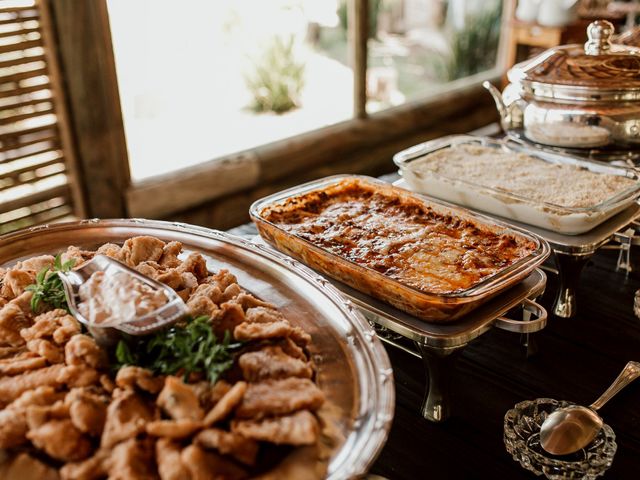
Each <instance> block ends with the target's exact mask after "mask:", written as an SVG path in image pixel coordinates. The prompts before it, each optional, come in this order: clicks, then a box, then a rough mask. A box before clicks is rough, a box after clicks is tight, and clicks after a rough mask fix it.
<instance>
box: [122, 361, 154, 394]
mask: <svg viewBox="0 0 640 480" xmlns="http://www.w3.org/2000/svg"><path fill="white" fill-rule="evenodd" d="M116 385H117V386H118V387H120V388H122V389H129V390H133V389H134V388H135V387H138V388H139V389H140V390H144V391H145V392H149V393H153V394H156V393H158V392H159V391H160V390H162V387H163V386H164V377H156V376H155V375H154V374H153V372H152V371H151V370H148V369H146V368H141V367H135V366H133V365H127V366H126V367H122V368H121V369H120V370H118V374H117V375H116Z"/></svg>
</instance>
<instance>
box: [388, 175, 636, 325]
mask: <svg viewBox="0 0 640 480" xmlns="http://www.w3.org/2000/svg"><path fill="white" fill-rule="evenodd" d="M393 184H394V185H395V186H397V187H401V188H406V189H408V190H410V188H409V185H407V183H406V182H405V181H404V179H400V180H397V181H395V182H394V183H393ZM481 213H483V214H484V215H488V216H491V217H494V218H496V219H499V220H501V221H503V222H505V223H510V224H512V225H515V226H518V227H520V228H524V229H526V230H529V231H530V232H533V233H535V234H536V235H539V236H540V237H542V238H544V239H545V240H546V241H547V242H549V245H550V246H551V249H552V250H553V257H554V260H555V264H556V267H557V272H554V273H557V274H558V277H559V280H560V282H559V286H558V291H557V293H556V297H555V301H554V304H553V314H554V315H556V316H558V317H561V318H572V317H574V316H575V315H576V311H577V298H576V291H577V288H578V285H579V283H580V274H581V272H582V269H583V268H584V266H585V265H586V264H587V262H588V261H589V259H590V258H591V257H592V256H593V254H594V253H596V251H597V250H598V249H600V248H602V247H603V246H605V244H607V243H609V242H610V241H612V240H613V241H615V242H617V245H612V246H608V247H610V248H616V249H619V250H620V257H619V260H618V268H622V269H625V270H626V271H627V272H628V271H629V268H630V262H629V257H628V255H629V251H630V247H631V245H634V244H640V239H639V238H638V237H636V236H635V230H634V227H635V224H636V222H637V221H638V220H639V219H640V205H638V203H634V204H632V205H631V206H630V207H628V208H626V209H625V210H623V211H622V212H620V213H618V214H616V215H615V216H613V217H611V218H610V219H608V220H606V221H605V222H603V223H602V224H600V225H598V226H597V227H596V228H594V229H593V230H590V231H588V232H586V233H583V234H580V235H565V234H561V233H556V232H553V231H550V230H544V229H542V228H538V227H533V226H531V225H527V224H524V223H520V222H516V221H514V220H511V219H508V218H503V217H498V216H496V215H491V214H489V213H485V212H481ZM630 229H631V230H630Z"/></svg>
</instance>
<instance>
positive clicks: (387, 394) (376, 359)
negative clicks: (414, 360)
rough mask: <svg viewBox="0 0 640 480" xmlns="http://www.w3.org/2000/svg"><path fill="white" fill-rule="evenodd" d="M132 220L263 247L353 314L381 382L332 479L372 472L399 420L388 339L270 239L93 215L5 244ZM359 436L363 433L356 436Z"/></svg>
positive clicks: (358, 355)
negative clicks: (269, 242)
mask: <svg viewBox="0 0 640 480" xmlns="http://www.w3.org/2000/svg"><path fill="white" fill-rule="evenodd" d="M127 225H141V226H145V227H150V228H158V229H165V230H170V231H179V232H183V233H191V234H193V235H200V236H203V237H206V238H213V239H216V240H219V241H222V242H226V243H231V244H234V245H236V246H239V247H242V248H247V249H250V250H252V251H254V252H256V251H258V252H259V254H260V255H262V256H263V257H266V258H267V259H268V260H270V261H273V262H276V263H280V264H284V265H285V266H286V267H287V268H289V269H291V270H292V271H293V272H294V273H295V274H297V275H299V276H301V277H303V278H304V279H306V280H307V281H309V282H310V283H312V284H315V285H316V286H318V287H320V289H321V290H322V292H323V293H324V294H325V295H326V296H327V297H328V299H329V300H331V301H332V302H333V304H334V305H335V306H336V307H338V309H339V310H341V311H342V312H343V313H344V314H345V317H346V318H348V319H349V320H350V324H351V327H352V328H351V330H350V331H349V332H347V340H348V341H349V343H351V344H352V346H353V347H354V348H352V349H351V352H352V354H353V355H354V361H356V364H357V366H358V367H359V368H362V367H364V368H366V371H367V379H368V380H369V381H370V382H373V383H374V385H375V386H377V387H378V389H377V391H375V395H374V394H373V392H371V391H369V390H370V389H371V387H372V385H369V382H366V383H362V382H361V384H360V388H361V391H360V393H361V394H360V405H359V406H358V415H357V416H356V418H355V420H354V424H353V427H354V430H356V429H358V430H364V432H360V434H359V435H356V432H355V431H352V432H351V434H350V435H349V437H347V439H346V440H345V443H344V444H343V445H342V446H341V448H340V450H339V451H338V453H337V455H335V456H334V457H333V459H332V461H331V462H330V464H329V472H328V475H327V479H330V480H338V479H348V478H353V477H357V476H361V475H364V474H365V473H367V471H368V469H369V467H370V466H371V465H372V464H373V462H374V461H375V459H376V458H377V456H378V454H379V453H380V451H381V450H382V447H383V446H384V444H385V442H386V439H387V436H388V433H389V430H390V428H391V422H392V420H393V415H394V410H395V388H394V381H393V369H392V368H391V362H390V360H389V357H388V355H387V352H386V350H385V349H384V347H383V345H382V342H381V341H380V340H379V339H378V338H377V336H376V334H375V331H374V330H373V328H372V327H371V326H370V325H369V323H368V322H367V321H366V319H365V318H364V316H363V315H362V313H361V312H360V311H359V309H358V308H357V307H356V306H355V305H354V304H353V303H352V302H351V301H349V300H348V299H346V298H345V297H344V296H343V295H342V294H341V293H340V292H339V291H338V290H337V289H336V288H335V287H334V286H333V285H331V283H330V282H329V281H328V280H326V279H324V278H323V277H322V276H320V275H318V274H317V273H315V272H314V271H313V270H311V269H310V268H308V267H306V266H305V265H303V264H302V263H300V262H298V261H297V260H294V259H292V258H290V257H288V256H286V255H284V254H282V253H280V252H276V251H273V250H272V249H269V248H268V247H267V246H266V245H261V244H256V243H253V242H251V241H249V240H246V239H244V238H241V237H237V236H235V235H231V234H228V233H225V232H222V231H220V230H215V229H210V228H206V227H201V226H197V225H191V224H187V223H182V222H167V221H162V220H145V219H141V218H134V219H105V220H101V219H97V218H93V219H86V220H80V221H76V222H62V223H56V224H51V225H41V226H37V227H32V228H29V229H25V230H18V231H16V232H11V233H8V234H6V235H2V236H0V246H1V244H2V243H11V242H13V241H17V240H19V239H20V238H21V237H24V236H27V235H32V234H33V233H34V232H38V231H43V230H52V229H54V230H66V229H73V228H76V227H78V226H83V227H86V226H100V227H109V226H113V227H123V226H127ZM359 346H364V348H358V347H359ZM364 352H367V353H368V354H369V355H365V353H364ZM354 436H355V437H357V438H354ZM336 462H338V463H337V465H336V464H335V463H336Z"/></svg>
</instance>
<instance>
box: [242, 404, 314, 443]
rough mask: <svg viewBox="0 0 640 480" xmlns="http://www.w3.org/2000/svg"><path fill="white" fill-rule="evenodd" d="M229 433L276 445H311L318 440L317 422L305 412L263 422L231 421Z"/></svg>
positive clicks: (310, 414)
mask: <svg viewBox="0 0 640 480" xmlns="http://www.w3.org/2000/svg"><path fill="white" fill-rule="evenodd" d="M231 431H232V432H234V433H237V434H240V435H243V436H245V437H247V438H252V439H255V440H259V441H264V442H270V443H275V444H277V445H282V444H285V445H296V446H299V445H312V444H314V443H315V442H316V441H317V440H318V432H319V426H318V420H316V417H315V415H313V414H312V413H310V412H309V411H307V410H301V411H299V412H296V413H294V414H293V415H288V416H285V417H275V418H265V419H263V420H257V421H256V420H232V421H231Z"/></svg>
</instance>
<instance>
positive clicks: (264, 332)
mask: <svg viewBox="0 0 640 480" xmlns="http://www.w3.org/2000/svg"><path fill="white" fill-rule="evenodd" d="M233 336H234V338H235V339H236V340H240V341H248V340H268V339H271V338H284V337H290V338H291V339H292V340H293V341H294V342H296V343H297V344H298V345H302V346H306V345H308V344H309V343H310V342H311V336H310V335H309V334H308V333H306V332H305V331H304V330H302V329H301V328H300V327H294V326H292V325H291V324H290V323H289V322H287V321H286V320H281V321H278V322H271V323H249V322H244V323H241V324H240V325H238V326H237V327H236V328H235V329H234V330H233Z"/></svg>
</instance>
